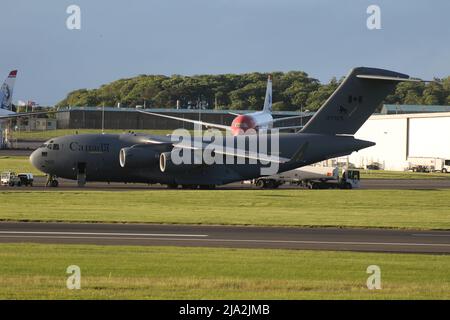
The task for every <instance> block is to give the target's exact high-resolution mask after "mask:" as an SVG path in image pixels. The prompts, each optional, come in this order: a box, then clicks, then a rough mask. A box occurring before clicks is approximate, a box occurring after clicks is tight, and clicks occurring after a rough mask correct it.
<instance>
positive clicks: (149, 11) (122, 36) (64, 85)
mask: <svg viewBox="0 0 450 320" xmlns="http://www.w3.org/2000/svg"><path fill="white" fill-rule="evenodd" d="M71 4H76V5H78V6H79V7H80V8H81V30H68V29H67V27H66V19H67V18H68V17H69V14H67V13H66V9H67V7H68V6H69V5H71ZM371 4H376V5H379V7H380V8H381V27H382V29H381V30H369V29H368V28H367V26H366V20H367V18H368V16H369V15H368V14H367V13H366V9H367V7H368V6H369V5H371ZM1 7H2V10H1V11H2V14H1V19H0V27H1V28H0V30H1V32H2V36H1V45H0V78H1V79H0V80H1V81H3V78H5V77H6V76H7V74H8V72H9V71H10V70H12V69H16V68H17V69H18V70H19V74H18V78H17V81H16V87H15V90H14V101H17V100H34V101H36V102H38V103H40V104H41V105H52V104H55V103H57V102H58V101H59V100H61V99H63V98H64V97H65V96H66V94H67V93H68V92H70V91H72V90H75V89H79V88H96V87H98V86H100V85H101V84H104V83H107V82H110V81H113V80H116V79H119V78H123V77H132V76H135V75H138V74H165V75H171V74H183V75H192V74H205V73H208V74H209V73H213V74H218V73H243V72H253V71H257V72H270V71H289V70H302V71H306V72H307V73H308V74H309V75H310V76H312V77H315V78H318V79H320V80H321V81H322V82H327V81H329V79H330V78H331V77H333V76H336V77H338V78H339V77H341V76H343V75H345V74H346V73H347V72H348V70H349V69H350V68H352V67H355V66H362V65H364V66H373V67H382V68H389V69H393V70H395V71H399V72H403V73H407V74H410V75H412V76H417V77H421V78H427V79H428V78H432V77H444V76H448V75H450V41H449V40H450V22H449V18H448V17H449V14H450V1H448V0H432V1H411V0H396V1H392V0H385V1H381V0H372V1H367V0H342V1H336V0H329V1H327V0H273V1H266V0H158V1H153V0H127V1H114V0H109V1H106V0H95V1H92V0H71V1H65V0H40V1H32V0H28V1H25V0H2V2H1Z"/></svg>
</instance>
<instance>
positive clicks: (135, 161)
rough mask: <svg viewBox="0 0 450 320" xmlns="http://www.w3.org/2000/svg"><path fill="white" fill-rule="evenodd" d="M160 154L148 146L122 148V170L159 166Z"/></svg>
mask: <svg viewBox="0 0 450 320" xmlns="http://www.w3.org/2000/svg"><path fill="white" fill-rule="evenodd" d="M158 159H159V152H158V151H156V150H154V149H152V148H151V147H148V146H140V145H135V146H132V147H128V148H122V149H120V152H119V162H120V166H121V167H122V168H143V167H149V166H152V165H156V164H158Z"/></svg>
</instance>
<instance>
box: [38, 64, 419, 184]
mask: <svg viewBox="0 0 450 320" xmlns="http://www.w3.org/2000/svg"><path fill="white" fill-rule="evenodd" d="M400 81H421V80H418V79H412V78H410V77H409V76H408V75H405V74H401V73H397V72H393V71H388V70H383V69H375V68H366V67H359V68H355V69H353V70H351V71H350V73H349V74H348V75H347V77H346V78H345V79H344V81H343V82H342V83H341V84H340V85H339V87H338V88H337V89H336V91H335V92H334V93H333V94H332V95H331V96H330V97H329V98H328V100H327V101H325V103H324V104H323V105H322V106H321V108H320V109H319V110H318V111H317V112H316V113H315V115H314V116H313V117H312V118H311V120H310V121H309V122H308V123H307V124H306V126H305V127H304V128H303V129H302V130H301V131H300V132H299V133H283V134H279V136H278V141H277V142H278V148H277V150H275V152H274V150H273V148H272V146H270V149H271V151H270V152H269V151H266V152H261V151H260V150H259V151H258V152H259V153H254V152H253V153H252V152H251V151H250V150H248V147H247V143H246V144H245V145H244V147H242V146H241V147H239V145H238V144H228V143H229V142H230V140H233V139H234V140H236V139H237V138H239V136H225V137H224V138H223V139H222V140H220V139H218V141H214V142H213V143H212V144H215V145H216V146H217V147H218V148H217V149H215V150H214V152H215V155H216V156H217V154H218V155H219V156H223V157H232V158H233V159H237V160H241V161H240V162H239V161H237V163H236V162H233V163H228V162H227V163H223V164H222V163H219V162H217V163H213V164H210V163H206V161H203V160H202V161H200V162H199V161H197V162H194V163H191V164H190V163H183V164H179V165H177V164H176V163H175V162H174V160H173V159H174V158H173V156H174V154H175V153H176V152H180V151H181V152H191V151H192V150H193V149H195V150H194V151H198V150H200V151H204V150H206V148H208V147H210V145H208V146H205V144H204V143H203V141H200V143H198V141H196V140H195V138H192V142H193V145H194V148H193V147H192V145H191V144H186V143H179V142H178V141H174V140H173V139H172V137H171V136H155V135H148V134H137V133H135V134H133V133H131V134H130V133H128V134H79V135H70V136H63V137H58V138H54V139H50V140H49V141H47V142H46V143H44V144H43V145H42V146H41V147H40V148H38V149H37V150H35V151H34V152H33V153H32V154H31V156H30V161H31V163H32V164H33V165H34V166H35V167H36V168H37V169H39V170H41V171H43V172H45V173H46V174H47V175H48V176H49V177H50V180H49V182H50V184H51V185H53V186H57V185H58V182H57V180H56V179H57V177H61V178H66V179H73V180H78V183H79V185H84V183H85V181H106V182H142V183H161V184H166V185H168V186H169V187H177V186H179V185H181V186H182V187H190V188H198V187H200V188H213V187H214V186H215V185H222V184H226V183H230V182H234V181H241V180H246V179H253V178H256V177H259V176H261V175H264V174H262V169H263V168H265V167H267V166H270V165H273V164H276V165H277V166H278V172H284V171H287V170H291V169H294V168H298V167H301V166H305V165H308V164H312V163H315V162H319V161H322V160H325V159H329V158H333V157H338V156H344V155H348V154H350V153H352V152H353V151H358V150H360V149H363V148H367V147H370V146H373V145H374V143H373V142H370V141H364V140H358V139H355V138H354V137H353V135H354V134H355V133H356V132H357V130H358V129H359V128H360V127H361V126H362V125H363V123H364V122H365V121H366V120H367V119H368V118H369V116H370V115H371V114H372V113H373V112H374V110H375V109H376V107H377V106H379V105H380V104H381V102H382V101H383V99H384V98H385V97H386V96H387V95H388V94H390V93H391V92H392V91H393V90H394V89H395V86H396V84H397V83H398V82H400ZM271 136H272V133H266V134H265V135H264V134H263V135H258V139H260V140H261V139H265V138H268V137H271ZM241 137H243V138H246V139H250V138H251V136H246V135H244V136H241ZM271 141H272V140H271ZM231 142H233V143H234V142H235V141H231ZM271 143H273V142H271ZM225 144H226V146H229V145H233V146H235V147H233V148H220V146H223V145H225ZM195 146H196V147H195ZM236 146H237V147H236ZM267 149H269V148H267ZM242 160H243V161H242ZM251 160H256V161H254V162H253V163H252V161H251Z"/></svg>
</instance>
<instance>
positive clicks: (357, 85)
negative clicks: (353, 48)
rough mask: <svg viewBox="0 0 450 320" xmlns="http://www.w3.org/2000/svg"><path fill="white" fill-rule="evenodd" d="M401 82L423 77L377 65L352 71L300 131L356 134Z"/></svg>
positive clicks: (414, 80)
mask: <svg viewBox="0 0 450 320" xmlns="http://www.w3.org/2000/svg"><path fill="white" fill-rule="evenodd" d="M400 81H413V82H420V81H422V80H420V79H412V78H410V77H409V76H408V75H406V74H402V73H397V72H393V71H389V70H383V69H376V68H366V67H360V68H355V69H353V70H351V71H350V73H349V74H348V75H347V77H346V78H345V80H344V81H343V82H342V83H341V84H340V85H339V87H338V88H337V89H336V90H335V91H334V92H333V94H332V95H331V96H330V97H329V98H328V100H327V101H325V103H324V104H323V105H322V106H321V107H320V109H319V110H318V111H317V112H316V114H315V115H314V116H313V117H312V118H311V120H309V121H308V123H307V124H306V126H305V127H304V128H303V129H302V130H301V131H300V132H301V133H320V134H351V135H353V134H355V133H356V132H357V131H358V130H359V128H360V127H361V126H362V125H363V124H364V122H366V120H367V119H368V118H369V117H370V115H371V114H372V113H373V112H374V111H375V109H376V108H377V107H378V106H379V105H380V104H381V102H382V101H383V100H384V99H385V98H386V96H387V95H388V94H390V93H391V92H392V91H394V89H395V86H396V85H397V83H398V82H400Z"/></svg>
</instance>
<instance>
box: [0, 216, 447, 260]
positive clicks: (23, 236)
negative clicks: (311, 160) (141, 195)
mask: <svg viewBox="0 0 450 320" xmlns="http://www.w3.org/2000/svg"><path fill="white" fill-rule="evenodd" d="M0 242H3V243H6V242H33V243H60V244H68V243H73V244H98V245H155V246H161V245H168V246H198V247H232V248H268V249H311V250H342V251H368V252H409V253H437V254H450V231H415V230H387V229H337V228H288V227H286V228H284V227H231V226H198V225H152V224H100V223H31V222H0Z"/></svg>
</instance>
